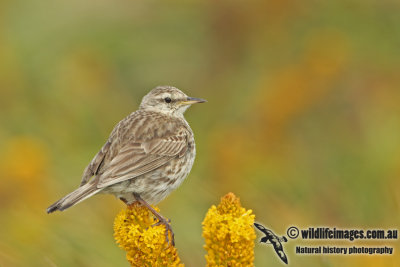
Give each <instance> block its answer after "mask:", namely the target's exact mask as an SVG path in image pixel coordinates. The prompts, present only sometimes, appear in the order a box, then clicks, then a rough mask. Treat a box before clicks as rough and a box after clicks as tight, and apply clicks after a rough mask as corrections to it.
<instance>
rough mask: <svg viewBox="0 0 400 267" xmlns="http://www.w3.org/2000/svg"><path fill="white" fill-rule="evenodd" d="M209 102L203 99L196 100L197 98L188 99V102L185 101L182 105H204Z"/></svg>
mask: <svg viewBox="0 0 400 267" xmlns="http://www.w3.org/2000/svg"><path fill="white" fill-rule="evenodd" d="M204 102H207V100H205V99H202V98H196V97H187V98H186V100H183V101H182V102H181V105H192V104H196V103H204Z"/></svg>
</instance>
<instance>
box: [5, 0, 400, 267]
mask: <svg viewBox="0 0 400 267" xmlns="http://www.w3.org/2000/svg"><path fill="white" fill-rule="evenodd" d="M399 12H400V2H399V1H397V0H380V1H377V0H376V1H374V0H348V1H312V0H306V1H289V0H283V1H265V0H250V1H238V0H231V1H228V0H225V1H199V0H192V1H177V0H172V1H155V0H149V1H126V0H125V1H124V0H123V1H105V0H97V1H77V0H71V1H59V0H56V1H54V0H52V1H50V0H43V1H22V0H14V1H11V0H3V1H0V110H1V112H0V120H1V128H0V147H1V150H0V177H1V179H0V266H100V267H101V266H128V263H127V261H126V260H125V253H124V251H122V250H120V249H119V248H118V247H117V245H116V244H115V243H114V239H113V236H112V235H113V230H112V225H113V220H114V217H115V215H116V214H117V213H118V212H119V211H120V210H121V209H122V208H123V207H124V205H123V204H122V202H120V201H117V200H116V199H114V197H112V196H106V195H100V196H95V197H93V198H91V199H89V200H87V201H85V202H83V203H81V204H79V205H77V206H75V207H73V208H71V209H69V210H67V211H65V212H63V213H56V214H52V215H47V214H46V213H45V209H46V208H47V206H49V205H50V204H51V203H52V202H54V201H55V200H57V199H59V198H60V197H62V196H64V195H65V194H67V193H69V192H70V191H72V190H73V189H75V188H76V187H77V186H78V185H79V183H80V178H81V177H80V176H81V173H82V172H83V169H84V168H85V166H86V165H87V164H88V163H89V161H90V160H91V158H92V157H93V155H94V154H95V153H97V151H98V150H99V149H100V147H101V146H102V145H103V143H104V142H105V140H106V139H107V137H108V134H109V133H110V132H111V130H112V128H113V127H114V125H115V124H116V123H117V122H118V121H119V120H121V119H122V118H123V117H125V116H126V115H128V114H129V113H130V112H132V111H134V110H136V108H137V107H138V105H139V103H140V100H141V98H142V97H143V96H144V95H145V94H146V93H147V92H148V91H149V90H150V89H152V88H153V87H155V86H157V85H163V84H168V85H173V86H176V87H178V88H180V89H182V90H183V91H184V92H185V93H187V94H188V95H191V96H195V97H202V98H206V99H207V100H208V103H207V104H203V105H198V106H197V105H196V106H194V107H192V108H191V109H189V111H188V112H187V113H186V118H187V120H188V121H189V123H190V124H191V126H192V128H193V130H194V132H195V135H196V142H197V150H198V154H197V159H196V162H195V165H194V167H193V170H192V172H191V174H190V176H189V177H188V179H187V180H186V181H185V182H184V183H183V185H182V186H181V187H180V188H179V189H178V190H177V191H176V192H174V193H173V194H172V195H170V197H168V198H167V199H166V200H165V201H163V202H162V203H160V205H159V207H160V208H161V212H162V214H163V215H165V216H166V217H169V218H171V220H172V223H173V224H172V225H173V228H174V230H175V233H176V243H177V247H178V250H179V253H180V256H181V258H182V260H183V262H184V263H186V265H187V266H204V265H205V260H204V254H205V251H204V249H203V248H202V246H203V244H204V240H203V238H202V237H201V222H202V220H203V218H204V216H205V213H206V211H207V209H208V208H209V207H210V206H211V205H212V204H217V203H218V202H219V199H220V197H221V196H222V195H224V194H226V193H228V192H230V191H232V192H234V193H235V194H237V195H238V196H239V197H241V200H242V205H243V206H244V207H246V208H251V209H253V211H254V213H255V214H256V219H257V221H259V222H261V223H263V224H264V225H265V226H266V227H267V228H271V229H273V231H274V232H275V233H277V234H279V235H284V234H286V230H287V228H288V227H289V226H292V225H296V226H298V227H305V228H306V227H308V226H321V225H324V226H331V227H335V226H336V227H342V228H357V227H359V228H399V225H400V224H399V220H400V212H399V207H400V190H399V188H400V179H399V175H400V153H399V151H400V104H399V103H400V90H399V88H400V75H399V69H400V53H399V48H400V16H399V14H400V13H399ZM259 237H260V234H259V233H258V238H259ZM327 243H329V242H325V243H324V244H327ZM398 243H399V242H398V241H397V242H393V241H392V242H384V243H382V242H380V243H379V242H373V241H370V242H367V243H365V244H366V245H369V246H374V245H375V246H376V245H386V246H394V247H395V255H394V256H299V255H295V253H294V248H295V246H296V245H306V244H309V243H305V242H303V243H302V242H301V241H299V240H296V241H290V242H289V243H287V244H286V246H285V250H286V252H287V254H288V257H289V262H290V264H291V266H339V265H340V266H400V254H399V251H396V249H397V250H398V249H399V248H400V247H399V244H398ZM338 244H341V245H346V246H349V245H353V244H354V245H356V244H359V243H349V242H341V243H340V242H339V243H338ZM255 263H256V266H276V265H278V264H280V263H279V259H278V257H277V256H276V255H275V252H274V251H273V249H272V248H269V247H268V248H266V247H265V246H261V245H256V260H255Z"/></svg>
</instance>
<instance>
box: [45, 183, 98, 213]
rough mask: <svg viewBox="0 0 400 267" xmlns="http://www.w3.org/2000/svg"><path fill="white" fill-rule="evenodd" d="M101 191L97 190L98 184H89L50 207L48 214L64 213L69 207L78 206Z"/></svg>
mask: <svg viewBox="0 0 400 267" xmlns="http://www.w3.org/2000/svg"><path fill="white" fill-rule="evenodd" d="M101 190H102V188H101V189H99V188H97V186H96V184H93V183H87V184H85V185H83V186H81V187H79V188H78V189H76V190H75V191H73V192H71V193H69V194H68V195H66V196H65V197H63V198H62V199H60V200H58V201H57V202H55V203H54V204H53V205H51V206H50V207H48V208H47V213H52V212H54V211H56V210H59V211H63V210H65V209H68V208H69V207H71V206H73V205H75V204H78V203H79V202H81V201H83V200H85V199H87V198H89V197H91V196H93V195H94V194H96V193H98V192H99V191H101Z"/></svg>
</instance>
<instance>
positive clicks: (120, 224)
mask: <svg viewBox="0 0 400 267" xmlns="http://www.w3.org/2000/svg"><path fill="white" fill-rule="evenodd" d="M154 208H155V209H156V210H157V211H159V209H158V208H156V207H154ZM156 222H157V221H156V219H155V218H154V217H153V216H152V214H151V212H150V211H149V210H148V209H147V208H146V207H143V206H141V205H139V204H136V203H134V204H132V205H130V206H128V208H127V209H126V210H122V211H121V212H120V213H119V214H118V215H117V217H116V218H115V220H114V238H115V240H116V242H117V243H118V244H119V247H120V248H122V249H123V250H125V251H126V252H127V253H126V258H127V259H128V261H129V262H130V264H131V266H152V267H157V266H184V265H183V264H182V263H181V262H180V259H179V256H178V253H177V250H176V248H175V247H174V246H172V245H169V244H168V243H167V242H166V238H165V226H164V225H157V226H153V225H154V224H155V223H156ZM169 240H171V235H170V233H169Z"/></svg>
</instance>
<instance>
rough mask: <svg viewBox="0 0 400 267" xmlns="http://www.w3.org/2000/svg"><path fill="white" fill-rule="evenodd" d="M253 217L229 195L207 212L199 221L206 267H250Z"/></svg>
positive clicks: (252, 246) (252, 261)
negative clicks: (205, 252)
mask: <svg viewBox="0 0 400 267" xmlns="http://www.w3.org/2000/svg"><path fill="white" fill-rule="evenodd" d="M254 218H255V215H253V214H252V210H246V209H245V208H243V207H242V206H241V204H240V199H239V198H238V197H236V196H235V195H234V194H233V193H228V194H227V195H225V196H224V197H222V198H221V203H220V204H219V205H218V207H216V206H214V205H213V206H212V207H211V208H210V209H209V210H208V212H207V214H206V217H205V219H204V221H203V237H204V238H205V240H206V244H205V246H204V248H205V249H206V250H207V255H206V260H207V266H209V267H214V266H254V240H255V239H256V233H255V231H254V228H253V223H254Z"/></svg>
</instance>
